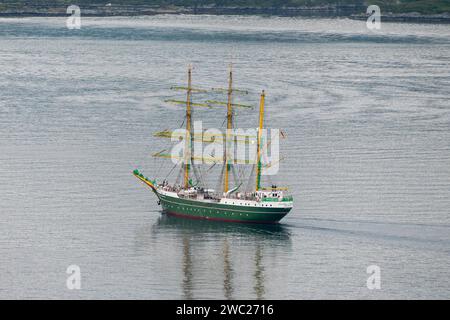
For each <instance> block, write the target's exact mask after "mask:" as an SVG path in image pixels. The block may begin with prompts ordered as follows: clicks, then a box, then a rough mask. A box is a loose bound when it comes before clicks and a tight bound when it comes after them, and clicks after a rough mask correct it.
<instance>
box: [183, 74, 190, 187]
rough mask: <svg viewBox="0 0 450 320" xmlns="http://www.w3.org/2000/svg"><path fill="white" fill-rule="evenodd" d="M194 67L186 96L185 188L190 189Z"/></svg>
mask: <svg viewBox="0 0 450 320" xmlns="http://www.w3.org/2000/svg"><path fill="white" fill-rule="evenodd" d="M191 82H192V67H191V66H189V69H188V86H187V90H186V91H187V94H186V137H185V139H184V141H185V146H184V187H185V188H186V189H187V188H189V169H190V165H189V163H190V158H191V92H192V83H191Z"/></svg>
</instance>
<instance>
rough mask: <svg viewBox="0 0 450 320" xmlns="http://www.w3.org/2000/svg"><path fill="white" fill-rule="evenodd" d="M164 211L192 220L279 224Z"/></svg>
mask: <svg viewBox="0 0 450 320" xmlns="http://www.w3.org/2000/svg"><path fill="white" fill-rule="evenodd" d="M163 212H164V213H166V214H168V215H170V216H174V217H178V218H187V219H192V220H208V221H221V222H235V223H251V224H277V223H278V221H264V220H260V221H251V220H247V221H246V220H236V219H224V218H210V217H199V216H192V215H189V214H182V213H175V212H171V211H167V210H164V211H163Z"/></svg>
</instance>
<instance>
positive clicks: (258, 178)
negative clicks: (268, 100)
mask: <svg viewBox="0 0 450 320" xmlns="http://www.w3.org/2000/svg"><path fill="white" fill-rule="evenodd" d="M265 97H266V95H265V93H264V90H263V91H262V92H261V99H260V101H259V127H258V140H257V145H256V152H257V159H256V161H257V162H256V191H258V190H260V189H261V167H262V165H261V135H262V128H263V125H264V100H265Z"/></svg>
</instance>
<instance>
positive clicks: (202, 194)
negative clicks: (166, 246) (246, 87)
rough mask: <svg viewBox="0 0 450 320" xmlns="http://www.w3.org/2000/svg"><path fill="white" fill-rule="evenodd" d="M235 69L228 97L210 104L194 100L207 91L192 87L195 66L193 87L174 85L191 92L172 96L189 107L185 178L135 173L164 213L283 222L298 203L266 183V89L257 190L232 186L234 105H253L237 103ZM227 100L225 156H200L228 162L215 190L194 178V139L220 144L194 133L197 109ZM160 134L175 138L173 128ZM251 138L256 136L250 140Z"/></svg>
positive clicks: (256, 164) (258, 133) (256, 168)
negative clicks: (159, 179)
mask: <svg viewBox="0 0 450 320" xmlns="http://www.w3.org/2000/svg"><path fill="white" fill-rule="evenodd" d="M232 84H233V73H232V69H231V67H230V72H229V81H228V88H226V89H222V90H223V91H224V92H225V93H226V94H227V102H219V101H212V100H209V101H207V102H206V103H205V104H201V103H194V102H192V95H193V93H195V92H204V90H202V89H197V88H193V87H192V69H191V67H189V70H188V83H187V86H185V87H184V86H180V87H173V88H174V89H177V90H184V91H186V100H185V101H184V100H181V101H180V100H167V101H168V102H174V103H176V104H183V105H185V106H186V116H185V125H186V130H185V132H186V135H185V137H183V140H184V144H185V148H184V151H183V155H182V156H181V157H179V158H180V159H179V165H180V170H181V172H180V174H181V176H182V182H181V183H180V182H179V183H177V182H175V183H173V184H171V183H169V182H168V181H166V180H165V179H164V180H163V181H162V182H160V183H158V182H157V181H156V180H151V179H148V178H146V177H145V176H144V175H143V174H142V173H141V172H139V170H138V169H136V170H134V171H133V174H134V175H135V176H136V177H137V178H138V179H140V180H141V181H142V182H143V183H145V184H146V185H147V186H149V187H150V188H151V190H152V191H153V192H154V194H155V195H156V197H157V198H158V204H159V205H161V206H162V210H163V212H164V213H167V214H169V215H173V216H179V217H183V218H192V219H207V220H217V221H226V222H244V223H276V222H278V221H280V220H281V219H282V218H283V217H284V216H285V215H286V214H288V212H289V211H290V210H291V209H292V207H293V198H292V196H291V195H288V194H287V188H279V187H277V186H275V185H272V186H270V187H268V188H265V187H262V186H261V175H262V170H264V165H263V164H262V154H263V151H264V148H265V147H267V144H268V143H270V142H265V141H263V138H262V130H263V125H264V103H265V93H264V91H262V93H261V95H260V101H259V126H258V129H257V130H256V136H254V137H253V138H254V140H256V141H255V142H256V159H255V161H253V162H251V163H252V166H253V169H254V171H256V174H255V175H254V186H253V190H251V191H249V190H245V191H244V190H240V188H241V184H238V185H234V186H232V187H231V185H230V182H231V181H230V180H231V179H230V172H231V171H232V170H233V166H234V165H235V164H237V163H249V162H245V161H244V162H239V160H238V159H235V158H234V157H233V154H231V152H230V151H229V150H227V149H228V148H229V146H230V143H236V142H237V140H239V138H238V137H237V135H236V134H233V133H232V129H233V114H234V112H233V108H235V107H247V106H246V105H243V104H236V103H233V102H232V95H233V93H234V92H236V91H242V90H237V89H234V88H233V85H232ZM212 105H222V106H226V109H227V113H226V121H227V132H226V133H225V134H223V135H222V137H221V138H223V141H222V143H223V148H224V152H223V158H222V159H217V158H214V157H210V159H206V158H202V159H200V160H201V162H203V163H211V162H213V163H214V165H215V164H216V163H217V162H219V161H218V160H222V161H220V163H222V164H223V167H222V171H221V174H220V179H221V181H220V182H221V185H222V188H221V190H220V191H219V190H214V189H210V188H207V187H206V186H205V185H202V183H201V182H200V181H196V183H194V182H193V179H192V178H194V174H193V171H195V167H194V166H195V163H196V161H197V163H198V160H199V159H198V158H196V157H195V155H194V153H193V150H192V148H193V142H194V140H196V139H199V140H200V141H202V142H207V143H208V142H210V143H214V142H215V141H214V139H211V137H207V136H206V135H204V134H202V133H200V135H199V134H198V133H195V132H193V129H192V123H193V119H192V108H195V107H197V106H208V107H211V106H212ZM156 136H159V137H170V136H171V132H170V131H163V132H159V133H157V134H156ZM248 141H250V140H248ZM154 156H157V157H163V158H172V159H173V158H174V155H172V154H167V153H162V152H159V153H156V154H154Z"/></svg>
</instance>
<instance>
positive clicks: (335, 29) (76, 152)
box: [0, 15, 450, 299]
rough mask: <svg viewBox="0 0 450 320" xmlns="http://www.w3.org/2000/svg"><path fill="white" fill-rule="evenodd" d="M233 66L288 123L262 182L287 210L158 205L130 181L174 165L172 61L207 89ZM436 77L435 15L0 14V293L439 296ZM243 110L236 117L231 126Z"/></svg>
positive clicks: (175, 76) (444, 264) (440, 105)
mask: <svg viewBox="0 0 450 320" xmlns="http://www.w3.org/2000/svg"><path fill="white" fill-rule="evenodd" d="M231 61H232V62H233V63H234V70H235V82H236V86H240V87H244V88H247V89H250V95H249V96H248V97H246V98H245V99H247V100H248V101H250V102H256V103H257V99H258V92H259V91H260V90H261V89H266V93H267V112H268V114H267V124H268V126H270V127H274V128H282V129H283V130H284V131H285V132H286V136H287V139H284V140H282V147H281V152H282V155H283V157H284V160H283V161H282V162H281V168H280V172H279V174H278V175H277V177H276V179H275V180H276V181H277V182H278V183H280V184H283V185H287V186H289V187H290V190H291V192H292V194H293V195H294V199H295V207H294V209H293V210H292V211H291V213H290V214H289V215H288V216H287V217H286V218H285V219H283V220H282V222H281V223H280V225H276V226H271V227H268V226H266V227H263V226H247V225H236V224H223V223H210V222H206V223H204V222H199V221H189V220H180V219H176V218H169V217H166V216H164V215H161V213H160V208H159V207H158V206H157V204H156V199H155V197H154V196H153V195H152V194H151V192H149V190H148V189H146V188H144V186H143V185H142V184H140V183H139V182H138V181H136V179H135V178H134V177H133V176H132V175H131V171H132V170H133V169H134V168H136V167H138V168H140V169H142V171H143V172H144V173H145V174H146V175H148V176H151V177H163V176H164V175H165V174H166V173H167V171H168V170H169V169H170V167H171V165H170V164H169V165H163V166H162V162H161V161H162V160H158V159H153V158H152V157H151V153H152V152H155V151H160V150H162V149H164V148H166V147H167V141H163V140H159V139H157V138H155V137H153V136H152V133H153V132H154V131H157V130H162V129H166V128H168V129H172V128H177V127H178V126H180V124H181V122H182V120H183V110H182V108H180V107H179V106H170V105H166V104H164V103H163V101H164V99H166V98H167V97H172V96H175V93H174V92H171V91H170V90H169V87H170V86H172V85H174V84H182V83H183V82H185V80H186V75H185V72H186V68H187V65H188V64H189V63H192V64H193V66H194V75H193V76H194V83H195V84H196V85H198V86H203V87H217V86H224V85H226V73H227V67H228V63H229V62H231ZM449 91H450V28H448V26H446V25H420V24H393V23H383V22H382V28H381V30H379V31H376V32H373V31H370V30H368V29H367V28H366V26H365V22H364V21H351V20H346V19H297V18H276V17H272V18H269V17H264V18H263V17H239V16H233V17H226V16H224V17H215V16H182V15H179V16H154V17H133V18H125V17H114V18H83V17H82V27H81V29H80V30H69V29H67V28H66V24H65V18H3V19H0V298H8V299H15V298H29V299H37V298H49V299H55V298H63V299H72V298H75V299H79V298H85V299H98V298H100V299H115V298H124V299H132V298H137V299H177V298H188V299H201V298H208V299H209V298H227V299H228V298H234V299H237V298H249V299H268V298H274V299H320V298H327V299H348V298H356V299H399V298H406V299H413V298H419V299H424V298H438V299H449V298H450V289H449V286H450V280H449V278H450V266H449V263H450V259H449V253H450V251H449V248H450V216H449V213H450V102H449V101H450V99H449V98H450V93H449ZM195 116H196V117H198V118H203V119H206V121H207V122H208V121H209V122H210V124H211V125H213V124H215V125H216V126H220V125H221V124H222V122H223V119H224V114H223V112H220V110H217V109H215V110H196V111H195ZM256 116H257V115H255V111H250V112H249V111H239V112H238V115H237V121H238V123H239V126H241V127H255V126H256ZM161 166H162V167H161ZM160 168H163V169H160ZM73 264H76V265H78V266H79V267H80V269H81V276H82V277H81V289H80V290H69V289H68V288H67V287H66V279H67V277H68V274H66V269H67V267H68V266H69V265H73ZM370 265H377V266H379V267H380V270H381V289H379V290H377V289H374V290H369V289H368V288H367V286H366V280H367V278H368V277H369V274H367V272H366V269H367V267H368V266H370Z"/></svg>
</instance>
